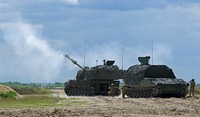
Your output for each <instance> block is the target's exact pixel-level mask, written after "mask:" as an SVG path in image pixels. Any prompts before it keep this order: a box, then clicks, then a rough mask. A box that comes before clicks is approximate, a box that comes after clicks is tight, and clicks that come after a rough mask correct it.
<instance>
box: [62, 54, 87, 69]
mask: <svg viewBox="0 0 200 117" xmlns="http://www.w3.org/2000/svg"><path fill="white" fill-rule="evenodd" d="M64 56H65V57H66V58H68V59H69V60H70V61H71V62H72V63H74V64H75V65H77V66H78V67H79V68H81V69H82V70H83V69H84V68H83V67H82V66H81V65H79V64H78V62H77V61H75V60H74V59H72V58H70V57H69V55H67V54H65V55H64Z"/></svg>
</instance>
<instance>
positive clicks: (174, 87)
mask: <svg viewBox="0 0 200 117" xmlns="http://www.w3.org/2000/svg"><path fill="white" fill-rule="evenodd" d="M149 59H150V57H149V56H147V57H138V60H139V61H140V62H141V64H140V65H134V66H131V67H129V68H128V70H126V72H125V75H124V83H125V88H126V95H127V96H128V97H133V98H145V97H185V96H186V95H187V93H188V84H187V83H186V82H185V81H184V80H183V79H177V78H176V77H175V75H174V73H173V71H172V69H170V68H169V67H167V66H166V65H150V64H149Z"/></svg>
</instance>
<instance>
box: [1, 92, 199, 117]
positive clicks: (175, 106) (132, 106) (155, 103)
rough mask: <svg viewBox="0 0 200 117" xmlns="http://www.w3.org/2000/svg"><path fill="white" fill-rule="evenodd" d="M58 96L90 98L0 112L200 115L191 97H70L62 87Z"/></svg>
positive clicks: (31, 116)
mask: <svg viewBox="0 0 200 117" xmlns="http://www.w3.org/2000/svg"><path fill="white" fill-rule="evenodd" d="M56 96H58V97H59V96H62V97H63V96H64V97H65V98H78V99H79V100H80V101H85V102H87V103H86V104H83V105H79V106H70V107H69V106H66V107H56V108H39V109H14V110H10V109H0V116H14V117H17V116H20V117H27V116H28V117H35V116H52V117H53V116H54V117H71V116H75V117H76V116H78V117H80V116H81V117H94V116H95V117H138V116H139V117H169V116H173V117H174V116H175V117H176V116H177V117H184V116H185V117H189V116H190V117H199V114H200V99H199V97H191V98H164V99H163V98H138V99H136V98H126V99H122V98H121V97H103V96H95V97H67V96H65V95H63V92H62V91H59V92H57V93H56Z"/></svg>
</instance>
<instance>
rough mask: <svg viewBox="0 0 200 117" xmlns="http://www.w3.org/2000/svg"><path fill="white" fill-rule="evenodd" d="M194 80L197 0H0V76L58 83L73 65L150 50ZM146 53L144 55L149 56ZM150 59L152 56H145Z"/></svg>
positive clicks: (199, 26)
mask: <svg viewBox="0 0 200 117" xmlns="http://www.w3.org/2000/svg"><path fill="white" fill-rule="evenodd" d="M152 42H153V64H166V65H167V66H169V67H170V68H172V69H173V71H174V73H175V75H176V77H177V78H182V79H184V80H186V81H189V80H191V79H192V78H195V79H196V81H197V82H198V83H200V51H199V50H200V1H199V0H20V1H19V0H9V1H8V0H0V82H5V81H18V82H25V83H27V82H28V83H29V82H65V81H67V80H68V79H73V78H74V77H75V76H76V71H77V70H79V68H78V67H76V66H75V65H73V64H72V63H71V62H70V61H69V60H67V59H66V58H64V56H63V53H68V54H69V55H70V56H71V57H72V58H74V59H75V60H77V61H78V62H79V63H80V64H81V65H84V48H85V50H86V54H85V55H86V56H85V58H86V60H85V65H86V66H89V67H92V66H95V65H96V60H98V64H102V60H103V59H113V60H116V63H115V64H117V65H118V66H119V67H120V68H121V67H122V48H123V45H124V56H123V57H124V61H123V63H124V64H123V68H124V69H127V68H128V67H130V66H132V65H135V64H139V62H138V60H137V57H138V56H147V55H149V56H152ZM151 58H152V57H151ZM151 63H152V60H151Z"/></svg>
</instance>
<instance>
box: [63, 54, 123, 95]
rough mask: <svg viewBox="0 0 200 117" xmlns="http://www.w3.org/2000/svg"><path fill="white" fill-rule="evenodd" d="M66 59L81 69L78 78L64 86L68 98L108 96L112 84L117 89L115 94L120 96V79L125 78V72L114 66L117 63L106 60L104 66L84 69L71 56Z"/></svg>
mask: <svg viewBox="0 0 200 117" xmlns="http://www.w3.org/2000/svg"><path fill="white" fill-rule="evenodd" d="M65 57H66V58H68V59H69V60H71V61H72V63H74V64H75V65H77V66H78V67H79V68H80V70H79V71H78V72H77V75H76V78H75V79H74V80H69V81H67V82H66V83H65V84H64V91H65V93H66V94H67V95H68V96H93V95H108V91H109V86H110V85H111V84H114V87H115V92H114V94H115V95H116V96H118V95H120V93H121V91H120V89H119V84H120V81H119V79H122V77H123V70H121V69H119V67H118V66H117V65H114V62H115V61H111V60H108V61H105V60H104V64H103V65H98V66H95V67H91V68H89V67H82V66H81V65H79V64H78V63H77V61H75V60H73V59H72V58H70V57H69V55H65Z"/></svg>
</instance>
